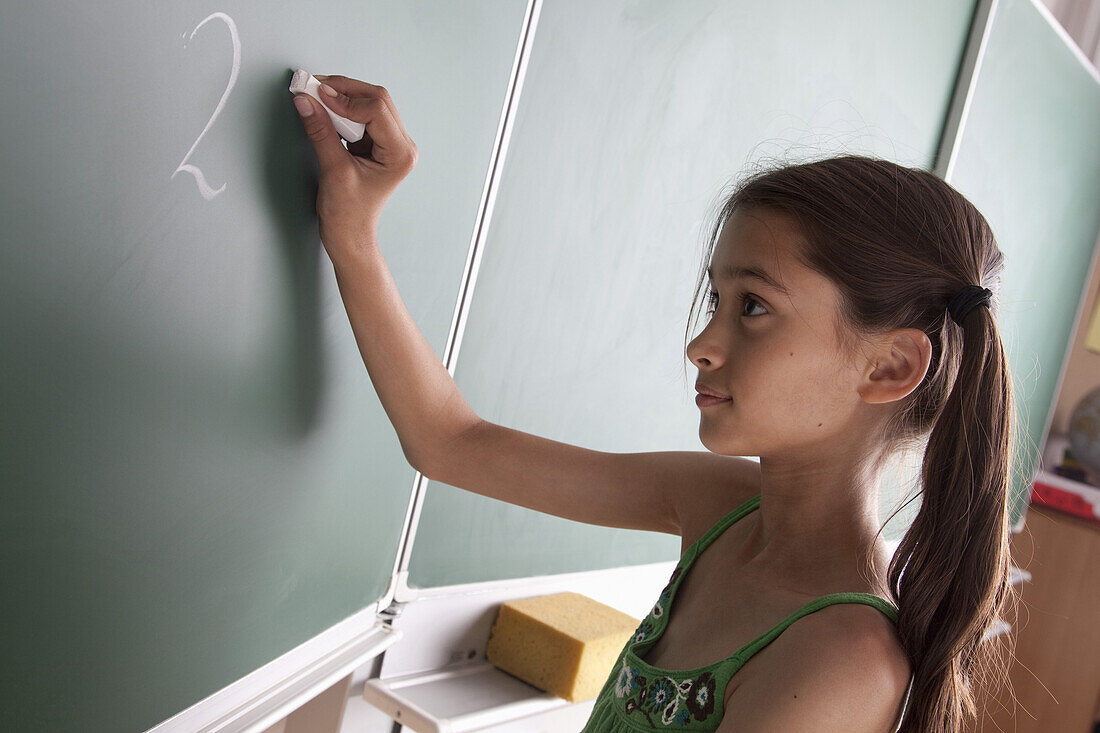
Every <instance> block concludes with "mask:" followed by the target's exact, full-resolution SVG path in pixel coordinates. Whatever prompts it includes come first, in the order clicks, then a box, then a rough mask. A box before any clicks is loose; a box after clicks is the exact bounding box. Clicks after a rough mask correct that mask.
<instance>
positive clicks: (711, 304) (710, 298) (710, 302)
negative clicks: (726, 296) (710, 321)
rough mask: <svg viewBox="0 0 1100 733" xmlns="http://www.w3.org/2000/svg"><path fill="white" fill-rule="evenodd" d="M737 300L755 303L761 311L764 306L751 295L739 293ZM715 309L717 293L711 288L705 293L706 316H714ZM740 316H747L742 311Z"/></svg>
mask: <svg viewBox="0 0 1100 733" xmlns="http://www.w3.org/2000/svg"><path fill="white" fill-rule="evenodd" d="M737 300H739V301H741V302H742V303H746V302H748V303H755V304H756V305H758V306H760V307H761V309H763V307H764V306H762V305H760V301H758V300H757V299H756V298H754V297H753V295H752V294H751V293H746V292H739V293H737ZM717 309H718V291H717V290H714V289H713V288H711V289H710V290H708V291H707V315H708V316H712V315H714V311H716V310H717ZM766 312H767V311H765V313H766ZM741 315H743V316H744V315H748V314H746V313H745V312H744V310H742V311H741ZM759 315H763V314H759Z"/></svg>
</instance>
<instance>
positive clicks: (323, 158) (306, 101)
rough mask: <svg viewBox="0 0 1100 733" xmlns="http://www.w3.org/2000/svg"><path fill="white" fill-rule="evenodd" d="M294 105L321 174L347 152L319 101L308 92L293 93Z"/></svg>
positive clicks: (337, 163) (341, 160)
mask: <svg viewBox="0 0 1100 733" xmlns="http://www.w3.org/2000/svg"><path fill="white" fill-rule="evenodd" d="M294 106H295V107H296V108H297V109H298V114H299V115H300V116H301V118H302V127H304V128H305V131H306V136H307V137H308V138H309V139H310V141H311V142H312V143H313V149H314V151H315V152H316V153H317V162H318V163H320V164H321V172H322V174H324V172H325V171H328V170H330V169H332V168H333V167H335V166H337V165H339V164H340V163H341V162H343V160H344V159H345V158H347V157H348V156H349V153H348V151H347V150H346V149H345V148H344V144H343V143H342V142H340V135H339V134H337V132H336V128H335V127H333V126H332V120H330V119H329V117H328V113H326V112H325V110H324V108H323V107H321V105H320V103H319V102H317V100H315V99H314V98H313V97H311V96H309V95H308V94H295V95H294Z"/></svg>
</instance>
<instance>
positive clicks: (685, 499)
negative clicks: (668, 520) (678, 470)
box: [672, 451, 760, 549]
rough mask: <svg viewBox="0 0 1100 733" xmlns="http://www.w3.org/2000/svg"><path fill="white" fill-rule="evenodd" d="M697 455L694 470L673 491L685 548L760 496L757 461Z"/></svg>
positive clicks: (707, 452)
mask: <svg viewBox="0 0 1100 733" xmlns="http://www.w3.org/2000/svg"><path fill="white" fill-rule="evenodd" d="M696 455H697V461H698V466H697V470H696V471H694V472H692V473H690V474H685V475H684V482H683V483H682V484H681V485H679V486H677V487H676V488H675V490H674V491H673V492H672V502H673V508H674V509H675V511H676V516H677V517H678V518H679V520H680V537H681V538H682V540H683V548H684V549H686V548H687V547H688V546H689V545H691V543H693V542H695V541H696V540H697V539H699V538H700V537H702V536H703V533H704V532H706V531H707V530H708V529H710V528H711V527H712V526H713V525H714V523H715V522H717V521H718V520H719V519H721V518H722V517H723V516H725V515H726V514H728V513H729V512H731V511H733V510H734V509H736V508H737V507H738V506H739V505H741V504H743V503H745V502H746V501H748V500H749V499H751V498H752V497H754V496H756V495H757V494H759V493H760V464H759V463H758V462H756V461H754V460H751V459H749V458H743V457H740V456H724V455H720V454H718V453H711V452H709V451H700V452H699V453H697V454H696Z"/></svg>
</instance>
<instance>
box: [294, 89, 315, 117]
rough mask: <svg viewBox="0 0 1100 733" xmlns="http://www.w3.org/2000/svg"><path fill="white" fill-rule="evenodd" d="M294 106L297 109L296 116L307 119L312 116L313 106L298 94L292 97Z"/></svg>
mask: <svg viewBox="0 0 1100 733" xmlns="http://www.w3.org/2000/svg"><path fill="white" fill-rule="evenodd" d="M294 106H295V107H297V108H298V114H300V115H301V116H302V117H309V116H310V115H311V114H313V105H312V104H310V103H309V100H308V99H306V98H305V97H303V96H302V95H300V94H299V95H298V96H296V97H294Z"/></svg>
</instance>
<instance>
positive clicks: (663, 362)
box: [409, 0, 973, 587]
mask: <svg viewBox="0 0 1100 733" xmlns="http://www.w3.org/2000/svg"><path fill="white" fill-rule="evenodd" d="M972 12H973V5H972V4H971V3H960V2H956V1H955V0H938V1H937V2H931V3H921V4H919V5H917V4H912V3H882V2H867V1H862V2H861V1H855V0H845V1H844V2H839V3H838V2H833V3H805V2H793V1H790V2H771V3H731V2H723V1H719V0H714V1H712V2H702V3H700V2H696V3H641V2H626V1H620V2H603V3H586V2H581V1H580V0H574V1H573V2H560V3H548V4H546V5H545V6H544V7H543V8H542V12H541V15H540V18H539V25H538V30H537V32H536V37H535V45H534V49H533V52H532V56H531V61H530V65H529V67H528V70H527V75H526V79H525V81H524V90H523V95H522V97H521V100H520V105H519V110H518V113H517V118H516V126H515V130H514V132H513V135H512V138H511V142H510V145H509V151H508V160H507V163H506V167H505V170H504V174H503V178H502V181H501V192H500V195H499V198H498V199H497V203H496V207H495V209H494V214H493V221H492V223H491V226H490V230H489V235H488V241H487V243H486V246H485V250H484V254H483V259H482V261H481V267H480V270H479V272H478V279H477V284H476V287H475V288H474V295H473V301H472V304H471V307H470V315H469V323H468V324H467V326H466V330H465V332H464V335H463V340H462V344H461V351H460V355H459V358H458V362H457V367H456V371H455V378H456V381H457V382H458V385H459V387H460V389H461V390H462V392H463V394H464V395H465V396H466V398H467V400H468V401H469V403H470V404H471V406H472V407H473V408H474V409H475V410H476V411H477V412H478V413H479V414H480V415H482V416H483V417H484V418H485V419H487V420H490V421H493V422H496V423H500V424H504V425H507V426H509V427H514V428H516V429H520V430H524V431H527V432H532V433H535V434H538V435H543V436H546V437H549V438H553V439H555V440H562V441H565V442H570V443H574V444H577V445H583V446H585V447H588V448H593V449H597V450H606V451H614V452H636V451H657V450H704V448H703V446H702V444H701V443H700V442H699V439H698V429H699V412H698V408H697V407H696V406H695V404H694V402H693V398H694V381H695V376H696V370H695V369H694V368H693V367H691V366H690V365H687V367H686V375H687V376H686V378H685V363H684V360H683V355H684V327H685V323H686V319H687V313H688V310H689V308H690V304H691V295H692V291H693V288H694V285H695V276H696V274H697V272H698V267H699V265H700V262H699V255H700V246H699V243H700V237H699V225H700V223H701V221H702V219H703V216H704V214H705V212H706V210H707V207H708V205H709V204H710V202H711V200H712V199H713V198H714V196H715V195H716V194H717V193H718V192H719V190H720V189H721V187H722V184H723V183H725V182H726V181H728V180H729V179H730V178H732V177H733V176H735V175H737V174H738V173H739V172H741V170H742V169H743V168H744V167H745V165H746V163H748V162H749V161H752V160H756V159H759V158H763V157H768V156H779V157H782V158H785V159H797V158H798V157H800V156H802V155H805V156H807V157H817V156H820V155H822V154H826V153H827V152H828V151H836V152H837V153H839V152H841V151H852V152H863V153H871V154H876V155H881V156H884V157H889V158H891V159H894V160H897V161H898V162H901V163H903V164H906V165H919V166H922V167H924V168H926V169H931V167H932V164H933V162H934V157H935V152H936V149H937V146H938V143H939V137H940V132H941V127H942V124H943V120H944V117H945V115H946V113H947V108H948V105H949V102H950V99H951V95H952V91H953V89H954V84H955V77H956V73H957V69H958V66H959V63H960V60H961V58H962V54H963V49H964V46H965V43H966V39H967V34H968V31H969V27H970V18H971V15H972ZM578 17H583V18H584V22H583V23H578V22H577V18H578ZM893 498H894V497H892V496H889V495H888V494H884V496H883V502H884V504H887V505H888V504H889V503H890V502H891V501H892V500H893ZM733 506H734V504H731V505H730V506H729V507H727V508H725V509H724V510H723V509H717V508H716V509H715V515H716V516H721V514H723V513H725V511H728V510H729V509H732V508H733ZM679 550H680V543H679V538H677V537H673V536H670V535H662V534H655V533H646V532H639V531H633V530H619V529H610V528H604V527H597V526H591V525H584V524H580V523H577V522H571V521H568V520H564V519H561V518H558V517H555V516H551V515H546V514H540V513H537V512H533V511H531V510H528V509H524V508H522V507H517V506H514V505H510V504H505V503H503V502H499V501H495V500H492V499H486V498H484V497H481V496H478V495H475V494H471V493H469V492H465V491H461V490H459V489H457V488H455V487H453V486H448V485H446V484H441V483H435V482H433V483H431V484H429V487H428V494H427V497H426V499H425V502H424V505H423V511H422V514H421V516H420V521H419V526H418V529H417V535H416V540H415V542H414V544H413V553H412V558H411V563H410V575H409V583H410V585H412V586H419V587H433V586H440V585H451V584H455V583H462V582H478V581H487V580H500V579H505V578H518V577H525V576H531V575H542V574H551V573H563V572H575V571H584V570H597V569H603V568H612V567H619V566H623V565H639V564H644V563H652V562H660V561H666V560H674V559H676V558H677V557H678V556H679Z"/></svg>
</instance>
